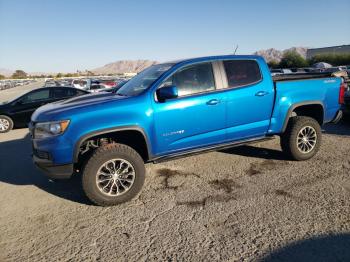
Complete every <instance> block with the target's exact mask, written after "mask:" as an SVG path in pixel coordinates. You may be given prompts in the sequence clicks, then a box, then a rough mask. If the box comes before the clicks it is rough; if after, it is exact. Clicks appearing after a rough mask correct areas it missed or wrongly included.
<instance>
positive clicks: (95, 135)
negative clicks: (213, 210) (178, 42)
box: [29, 56, 345, 206]
mask: <svg viewBox="0 0 350 262" xmlns="http://www.w3.org/2000/svg"><path fill="white" fill-rule="evenodd" d="M344 88H345V87H344V86H343V84H342V80H341V78H337V77H332V76H331V75H329V74H311V75H308V74H304V75H301V74H298V75H280V76H276V77H274V78H272V77H271V75H270V71H269V68H268V66H267V64H266V62H265V61H264V59H263V58H262V57H259V56H213V57H202V58H193V59H185V60H180V61H173V62H167V63H162V64H157V65H153V66H151V67H149V68H147V69H145V70H144V71H142V72H141V73H139V74H138V75H137V76H135V77H134V78H132V79H131V80H130V81H129V82H127V83H126V84H125V85H124V86H123V87H122V88H120V89H119V90H118V91H117V92H116V93H101V94H95V95H85V96H81V97H78V98H73V99H69V100H66V101H63V102H57V103H52V104H48V105H45V106H43V107H40V108H39V109H37V110H36V111H35V112H34V114H33V115H32V119H31V123H30V127H29V128H30V132H31V135H32V142H33V160H34V163H35V164H36V165H37V166H38V167H39V168H40V169H41V170H43V171H44V172H45V173H46V174H47V175H48V176H49V177H51V178H56V179H57V178H69V177H70V176H71V175H72V174H73V173H75V172H77V171H79V172H81V173H82V185H83V189H84V191H85V193H86V195H87V197H88V198H89V199H90V200H91V201H92V202H94V203H95V204H98V205H102V206H106V205H115V204H119V203H122V202H126V201H128V200H130V199H131V198H133V197H134V196H135V195H137V194H138V192H139V191H140V190H141V188H142V186H143V183H144V178H145V167H144V163H147V162H153V163H157V162H161V161H165V160H169V159H173V158H178V157H182V156H186V155H190V154H196V153H200V152H204V151H210V150H217V149H222V148H227V147H232V146H237V145H241V144H245V143H250V142H255V141H262V140H265V139H271V138H273V137H275V136H280V138H281V147H282V149H283V151H284V152H285V153H286V154H287V155H288V156H290V158H292V159H295V160H307V159H310V158H311V157H313V156H314V155H315V154H316V152H317V151H318V150H319V148H320V143H321V127H320V126H321V125H322V124H324V123H327V122H332V121H334V122H335V121H337V120H338V119H339V118H340V117H341V110H340V101H341V100H342V99H343V98H342V97H341V96H342V95H343V94H344V92H343V89H344Z"/></svg>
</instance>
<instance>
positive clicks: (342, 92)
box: [339, 83, 347, 104]
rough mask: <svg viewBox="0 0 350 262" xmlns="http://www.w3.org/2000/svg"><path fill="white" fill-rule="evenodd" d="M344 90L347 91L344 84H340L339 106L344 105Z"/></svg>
mask: <svg viewBox="0 0 350 262" xmlns="http://www.w3.org/2000/svg"><path fill="white" fill-rule="evenodd" d="M346 89H347V86H346V84H345V83H342V84H341V85H340V90H339V104H344V96H345V91H346Z"/></svg>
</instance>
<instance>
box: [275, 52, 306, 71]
mask: <svg viewBox="0 0 350 262" xmlns="http://www.w3.org/2000/svg"><path fill="white" fill-rule="evenodd" d="M279 66H280V67H281V68H297V67H306V66H308V63H307V61H306V59H305V58H304V57H302V56H301V55H300V54H298V53H297V52H295V51H288V52H285V53H284V54H283V57H282V59H281V62H280V65H279Z"/></svg>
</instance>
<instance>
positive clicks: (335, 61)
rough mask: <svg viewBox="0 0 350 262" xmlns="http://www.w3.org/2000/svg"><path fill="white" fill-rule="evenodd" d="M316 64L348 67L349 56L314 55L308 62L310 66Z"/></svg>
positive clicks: (349, 62)
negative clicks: (324, 63) (323, 63)
mask: <svg viewBox="0 0 350 262" xmlns="http://www.w3.org/2000/svg"><path fill="white" fill-rule="evenodd" d="M318 62H326V63H329V64H331V65H333V66H340V65H349V64H350V54H332V53H330V54H322V55H315V56H314V57H312V58H311V59H310V60H309V63H310V64H311V65H313V64H315V63H318Z"/></svg>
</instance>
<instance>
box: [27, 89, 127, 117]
mask: <svg viewBox="0 0 350 262" xmlns="http://www.w3.org/2000/svg"><path fill="white" fill-rule="evenodd" d="M126 98H127V97H124V96H119V95H117V94H115V93H97V94H87V95H83V96H79V97H75V98H70V99H67V100H63V101H58V102H54V103H50V104H47V105H44V106H42V107H39V108H38V109H37V110H36V111H35V112H34V113H33V115H32V118H31V119H32V121H34V122H43V121H51V120H62V119H60V118H61V117H67V116H68V117H69V116H70V115H74V114H77V113H79V112H81V111H84V109H89V108H92V107H93V108H94V109H97V107H101V106H104V105H105V104H107V103H111V102H115V101H118V100H122V99H126Z"/></svg>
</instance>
